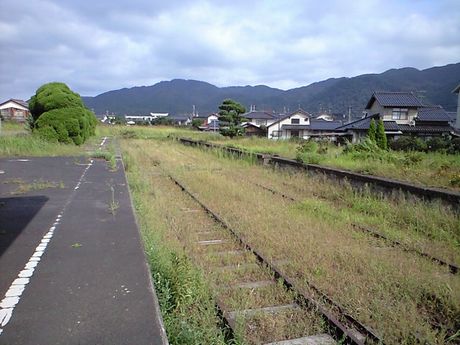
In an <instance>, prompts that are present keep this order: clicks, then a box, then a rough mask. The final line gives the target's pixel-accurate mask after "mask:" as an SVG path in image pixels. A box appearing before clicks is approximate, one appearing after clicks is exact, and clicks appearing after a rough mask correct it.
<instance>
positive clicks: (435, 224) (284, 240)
mask: <svg viewBox="0 0 460 345" xmlns="http://www.w3.org/2000/svg"><path fill="white" fill-rule="evenodd" d="M129 145H131V146H132V145H134V143H133V142H131V143H130V144H129ZM140 147H143V148H145V145H144V143H142V142H139V143H137V149H139V148H140ZM133 149H135V148H134V146H133ZM143 161H144V162H145V163H144V164H145V165H144V166H143V168H142V169H148V166H149V164H150V163H151V162H152V161H154V162H160V163H161V164H162V165H163V166H164V167H166V168H167V169H169V170H171V171H172V172H173V173H174V174H176V175H177V176H178V177H180V178H181V179H182V180H183V181H184V182H185V183H186V184H187V186H188V187H189V188H190V189H191V190H192V191H193V192H195V193H196V194H198V195H199V197H200V198H201V199H202V200H203V201H204V202H205V203H206V204H207V205H209V206H211V208H212V209H213V210H215V211H217V212H218V213H219V214H220V215H221V216H223V217H224V218H225V219H226V220H227V221H228V222H229V223H230V224H231V225H232V226H233V227H234V228H236V229H238V230H239V231H240V232H241V234H243V235H244V236H245V237H246V238H247V240H248V241H249V242H250V243H251V244H252V245H253V246H254V247H255V248H256V249H258V250H260V251H261V252H262V253H263V254H264V255H266V256H268V257H270V258H272V259H273V260H288V262H287V263H286V264H284V265H283V266H282V268H283V270H284V271H285V272H286V273H287V274H288V275H289V276H291V277H293V279H295V281H296V282H297V283H298V284H301V285H303V284H305V281H306V280H308V281H310V282H313V283H314V284H315V285H317V286H318V287H319V288H320V289H321V290H323V291H324V292H326V293H328V294H329V295H330V296H331V297H332V298H333V299H335V300H336V301H338V302H339V303H340V304H342V305H343V306H344V307H345V308H346V309H347V310H348V311H349V312H350V313H351V314H352V315H354V316H355V317H357V318H358V319H359V320H360V321H362V322H363V323H365V324H367V325H370V326H371V327H373V328H375V329H376V330H377V332H378V333H379V334H381V335H382V336H383V338H384V340H385V341H386V342H387V343H402V344H411V343H415V342H416V337H420V338H421V339H422V340H424V341H427V342H429V343H449V341H448V340H447V339H448V338H449V337H454V338H455V332H456V331H457V330H458V328H459V326H460V303H459V301H460V277H459V276H458V275H455V276H454V275H451V274H449V273H448V272H447V269H446V268H445V267H440V266H438V265H436V264H434V263H432V262H430V261H429V260H426V259H423V258H420V257H418V256H416V255H414V254H411V253H406V252H403V251H401V250H400V249H398V248H392V247H389V246H388V245H386V244H385V243H383V242H382V241H380V240H376V239H374V238H371V237H369V236H367V235H365V234H363V233H361V232H359V231H355V230H354V229H353V227H352V226H351V224H350V222H351V221H359V222H370V223H371V224H374V225H376V226H377V225H378V226H379V231H382V232H385V233H387V234H389V235H391V236H393V237H394V238H398V239H400V238H402V239H403V240H404V241H405V243H408V244H410V245H413V246H419V247H421V248H423V249H424V250H426V251H429V252H430V251H431V252H432V253H435V254H438V255H437V256H440V255H441V256H443V257H444V258H447V259H450V260H452V261H454V262H456V263H457V264H458V263H459V261H458V259H459V254H458V239H459V236H460V235H459V233H460V229H459V224H460V220H459V218H458V215H456V214H455V213H453V212H452V211H450V210H449V209H446V208H443V207H442V205H439V204H431V203H429V204H425V203H422V202H419V201H415V200H411V199H406V198H403V197H398V196H395V197H394V198H385V197H383V196H375V195H371V194H368V195H364V196H360V195H358V194H355V193H354V192H353V191H352V190H351V189H350V188H346V187H339V186H337V185H334V184H333V183H332V182H330V181H329V180H321V179H318V178H308V177H307V176H305V175H302V176H300V175H296V174H289V173H284V172H273V171H271V170H269V169H263V168H261V167H259V166H254V165H251V164H250V163H247V162H243V161H238V160H230V159H224V158H218V157H216V156H215V155H213V154H212V153H210V152H205V151H201V150H197V149H195V148H187V147H183V146H179V145H177V144H172V143H164V142H163V143H162V142H150V144H149V146H148V148H146V153H145V159H144V160H143ZM246 181H257V182H259V183H265V184H268V185H271V186H272V187H273V188H274V187H276V188H277V189H279V190H282V191H285V192H286V191H287V190H288V191H290V192H292V193H293V194H294V196H296V197H300V198H301V199H302V200H304V201H303V202H301V203H297V204H295V203H292V202H289V201H286V200H283V199H281V198H280V197H278V196H274V195H272V194H271V193H268V192H266V191H264V190H262V189H260V188H258V187H256V186H254V185H252V184H249V183H247V182H246ZM318 194H319V195H318ZM440 229H441V230H440ZM305 286H306V285H305ZM456 341H458V335H457V338H455V339H453V340H451V342H456Z"/></svg>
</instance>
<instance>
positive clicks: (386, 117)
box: [337, 92, 453, 143]
mask: <svg viewBox="0 0 460 345" xmlns="http://www.w3.org/2000/svg"><path fill="white" fill-rule="evenodd" d="M372 119H374V121H379V120H380V119H382V120H383V125H384V128H385V133H386V134H387V136H388V137H390V138H398V137H399V136H401V135H415V136H418V137H422V138H431V137H434V136H441V135H448V134H451V133H452V132H453V128H452V126H451V125H450V120H451V119H450V117H449V115H448V114H447V112H446V111H445V110H444V109H443V108H442V107H441V106H425V105H423V104H422V102H420V100H419V99H418V98H417V97H416V96H415V95H414V94H413V93H412V92H374V93H373V95H372V96H371V98H370V100H369V102H368V103H367V106H366V109H365V116H364V117H363V118H362V119H359V120H356V121H352V122H349V123H347V124H345V125H343V126H340V127H338V128H337V131H342V132H344V133H345V135H346V136H347V137H348V138H349V139H350V140H351V142H353V143H355V142H358V141H360V140H361V139H363V138H365V137H366V136H367V132H368V130H369V125H370V123H371V121H372Z"/></svg>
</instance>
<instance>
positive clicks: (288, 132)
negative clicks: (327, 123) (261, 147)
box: [267, 108, 311, 140]
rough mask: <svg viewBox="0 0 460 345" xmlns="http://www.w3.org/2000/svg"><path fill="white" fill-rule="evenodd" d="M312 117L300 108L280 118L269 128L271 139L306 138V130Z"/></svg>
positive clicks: (268, 134) (268, 135)
mask: <svg viewBox="0 0 460 345" xmlns="http://www.w3.org/2000/svg"><path fill="white" fill-rule="evenodd" d="M310 118H311V115H310V114H309V113H307V112H306V111H304V110H303V109H301V108H299V109H298V110H296V111H294V112H292V113H290V114H287V115H284V116H282V117H280V118H279V119H278V120H276V121H274V122H272V123H271V124H269V125H268V126H267V137H268V138H269V139H275V140H276V139H289V138H293V137H297V138H304V133H303V131H304V128H303V127H302V126H308V125H310Z"/></svg>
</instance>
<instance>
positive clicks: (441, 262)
mask: <svg viewBox="0 0 460 345" xmlns="http://www.w3.org/2000/svg"><path fill="white" fill-rule="evenodd" d="M248 183H251V184H253V185H255V186H257V187H259V188H262V189H264V190H266V191H268V192H271V193H272V194H275V195H279V196H280V197H282V198H284V199H287V200H289V201H293V202H301V200H299V199H296V198H293V197H292V196H290V195H287V194H285V193H282V192H280V191H277V190H274V189H272V188H269V187H267V186H264V185H262V184H260V183H254V182H249V181H248ZM351 225H352V226H353V227H354V228H355V229H357V230H360V231H362V232H364V233H367V234H368V235H371V236H373V237H375V238H378V239H381V240H384V241H385V242H387V243H389V244H390V245H392V246H393V247H397V248H401V249H402V250H404V251H405V252H410V253H414V254H416V255H418V256H421V257H423V258H426V259H428V260H431V261H432V262H434V263H436V264H438V265H440V266H445V267H448V268H449V272H450V273H451V274H458V273H459V271H460V268H459V267H458V266H457V265H455V264H453V263H449V262H446V261H444V260H442V259H440V258H437V257H434V256H432V255H430V254H428V253H425V252H422V251H420V250H418V249H416V248H411V247H408V246H406V245H404V244H403V243H401V242H399V241H396V240H392V239H390V238H388V237H387V236H385V235H384V234H382V233H380V232H379V231H377V230H374V229H371V228H368V227H365V226H362V225H360V224H356V223H352V224H351Z"/></svg>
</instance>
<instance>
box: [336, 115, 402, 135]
mask: <svg viewBox="0 0 460 345" xmlns="http://www.w3.org/2000/svg"><path fill="white" fill-rule="evenodd" d="M372 119H374V121H376V122H377V121H378V119H379V117H378V116H377V115H373V116H368V117H364V118H362V119H359V120H356V121H353V122H350V123H346V124H344V125H343V126H340V127H338V128H337V129H338V130H344V131H346V130H348V129H357V130H368V129H369V125H370V124H371V120H372ZM383 127H384V128H385V130H386V131H398V130H399V128H398V124H397V123H396V122H395V121H383Z"/></svg>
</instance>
